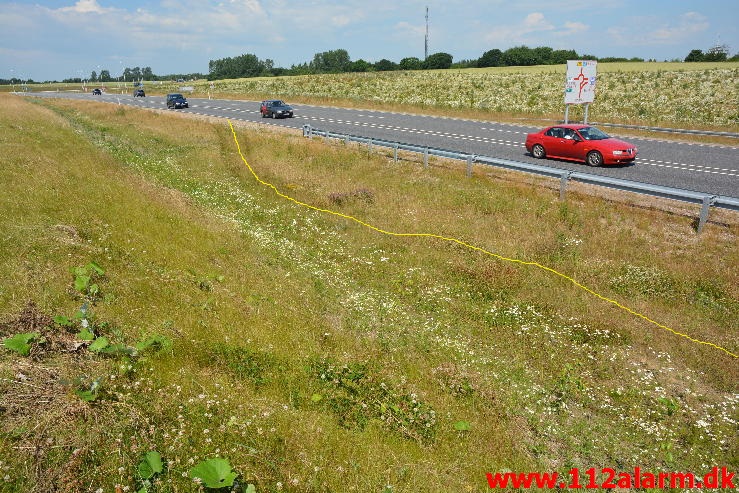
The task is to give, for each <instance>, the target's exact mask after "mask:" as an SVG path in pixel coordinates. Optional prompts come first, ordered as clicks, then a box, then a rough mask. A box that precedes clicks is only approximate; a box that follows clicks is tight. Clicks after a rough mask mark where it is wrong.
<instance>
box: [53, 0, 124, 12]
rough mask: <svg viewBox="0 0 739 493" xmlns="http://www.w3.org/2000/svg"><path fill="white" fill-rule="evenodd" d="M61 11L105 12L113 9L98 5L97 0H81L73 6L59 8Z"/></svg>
mask: <svg viewBox="0 0 739 493" xmlns="http://www.w3.org/2000/svg"><path fill="white" fill-rule="evenodd" d="M57 10H58V11H59V12H76V13H79V14H90V13H92V14H104V13H105V12H106V11H109V10H112V9H104V8H103V7H101V6H100V5H98V2H97V0H79V1H78V2H77V3H76V4H74V5H73V6H71V7H62V8H60V9H57Z"/></svg>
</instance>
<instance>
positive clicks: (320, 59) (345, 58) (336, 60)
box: [310, 50, 351, 74]
mask: <svg viewBox="0 0 739 493" xmlns="http://www.w3.org/2000/svg"><path fill="white" fill-rule="evenodd" d="M350 66H351V60H350V59H349V52H348V51H346V50H329V51H324V52H323V53H316V54H315V55H314V56H313V61H312V62H311V63H310V67H311V70H312V71H313V72H314V73H317V74H338V73H341V72H348V71H349V68H350Z"/></svg>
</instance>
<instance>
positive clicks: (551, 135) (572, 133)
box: [526, 125, 637, 166]
mask: <svg viewBox="0 0 739 493" xmlns="http://www.w3.org/2000/svg"><path fill="white" fill-rule="evenodd" d="M526 150H527V151H529V152H530V153H531V155H532V156H534V157H535V158H538V159H542V158H545V157H550V158H555V159H570V160H574V161H584V162H585V163H587V164H588V165H590V166H601V165H604V164H606V165H608V164H623V163H630V162H632V161H634V159H636V154H637V149H636V146H635V145H633V144H629V143H628V142H624V141H623V140H619V139H614V138H613V137H611V136H609V135H608V134H606V133H605V132H603V131H601V130H598V129H597V128H595V127H591V126H588V125H554V126H552V127H547V128H545V129H544V130H541V131H539V132H536V133H533V134H528V135H527V136H526Z"/></svg>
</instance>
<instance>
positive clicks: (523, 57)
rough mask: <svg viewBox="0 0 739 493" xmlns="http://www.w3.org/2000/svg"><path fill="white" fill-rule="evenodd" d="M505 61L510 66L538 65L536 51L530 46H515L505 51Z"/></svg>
mask: <svg viewBox="0 0 739 493" xmlns="http://www.w3.org/2000/svg"><path fill="white" fill-rule="evenodd" d="M503 62H504V63H505V65H507V66H509V67H522V66H524V67H525V66H530V65H538V64H539V63H540V62H539V58H538V57H537V55H536V52H535V51H534V50H532V49H531V48H529V47H528V46H514V47H513V48H508V49H507V50H506V51H505V52H503Z"/></svg>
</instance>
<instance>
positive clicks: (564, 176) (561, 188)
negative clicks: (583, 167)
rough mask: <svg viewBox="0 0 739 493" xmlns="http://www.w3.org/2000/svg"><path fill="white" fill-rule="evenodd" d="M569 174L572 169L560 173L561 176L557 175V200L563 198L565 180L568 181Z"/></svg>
mask: <svg viewBox="0 0 739 493" xmlns="http://www.w3.org/2000/svg"><path fill="white" fill-rule="evenodd" d="M570 176H572V171H568V172H567V173H562V176H560V177H559V200H564V199H565V194H566V193H567V182H568V181H570Z"/></svg>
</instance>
